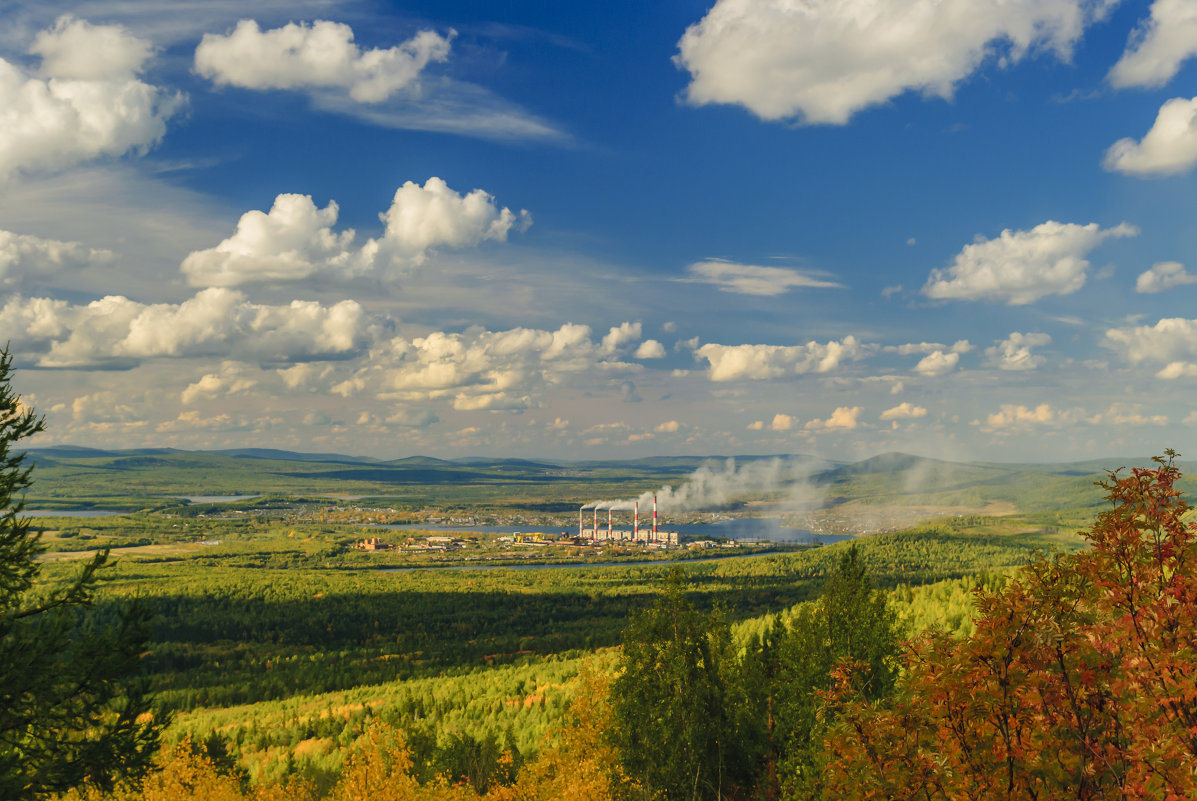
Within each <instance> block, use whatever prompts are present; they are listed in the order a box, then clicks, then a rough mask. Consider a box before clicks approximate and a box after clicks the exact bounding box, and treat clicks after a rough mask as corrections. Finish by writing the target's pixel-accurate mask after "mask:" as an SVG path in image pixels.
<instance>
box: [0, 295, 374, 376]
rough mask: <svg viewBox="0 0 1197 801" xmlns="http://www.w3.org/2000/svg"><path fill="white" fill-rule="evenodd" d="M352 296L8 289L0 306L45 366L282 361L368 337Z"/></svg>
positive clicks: (17, 339)
mask: <svg viewBox="0 0 1197 801" xmlns="http://www.w3.org/2000/svg"><path fill="white" fill-rule="evenodd" d="M368 328H369V321H368V320H367V318H366V315H365V312H364V310H363V309H362V308H361V306H359V305H358V304H357V302H356V301H352V300H345V301H341V302H340V303H337V304H334V305H332V306H323V305H321V304H319V303H316V302H314V301H298V300H296V301H292V302H291V303H290V304H288V305H280V306H270V305H262V304H256V303H250V302H249V301H248V300H247V299H246V298H245V296H244V295H242V294H241V293H240V292H236V291H233V290H229V289H222V288H212V289H205V290H203V291H201V292H199V293H197V294H196V295H195V296H194V297H192V298H190V299H188V300H185V301H183V302H182V303H178V304H173V303H154V304H144V303H139V302H137V301H134V300H130V299H128V298H126V297H122V296H119V295H111V296H108V297H105V298H102V299H100V300H96V301H92V302H91V303H87V304H81V305H73V304H70V303H67V302H65V301H55V300H48V299H46V298H29V299H26V298H21V297H13V298H10V299H9V300H8V302H7V303H6V304H5V305H4V306H3V308H0V338H3V339H11V340H12V341H13V342H14V343H19V344H20V347H21V348H22V350H23V351H24V352H25V353H29V354H33V355H35V358H36V362H37V364H38V365H40V366H43V367H75V368H84V369H86V368H94V367H133V366H135V365H136V364H138V363H140V362H141V361H143V360H145V359H152V358H187V357H196V356H220V357H226V358H231V359H238V360H243V361H259V362H286V361H300V360H305V359H336V358H345V357H347V356H351V355H354V354H356V353H357V352H358V351H360V350H362V349H363V348H364V346H365V345H366V343H367V341H368V334H369V331H368Z"/></svg>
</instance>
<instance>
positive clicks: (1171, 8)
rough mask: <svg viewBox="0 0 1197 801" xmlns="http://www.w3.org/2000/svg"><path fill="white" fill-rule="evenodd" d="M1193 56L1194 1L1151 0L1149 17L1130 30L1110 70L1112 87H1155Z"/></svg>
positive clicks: (1196, 45) (1196, 42)
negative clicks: (1120, 54)
mask: <svg viewBox="0 0 1197 801" xmlns="http://www.w3.org/2000/svg"><path fill="white" fill-rule="evenodd" d="M1194 55H1197V3H1194V2H1193V0H1155V2H1153V3H1152V4H1151V16H1149V17H1148V18H1147V19H1146V20H1144V21H1143V22H1141V23H1140V24H1139V26H1138V27H1137V28H1135V30H1134V31H1133V32H1132V33H1131V36H1130V41H1129V42H1128V43H1127V47H1126V52H1124V53H1123V54H1122V58H1120V59H1119V60H1118V63H1117V64H1115V65H1114V67H1113V68H1112V69H1111V70H1110V74H1109V80H1110V83H1111V84H1112V85H1113V86H1116V87H1118V88H1126V87H1129V86H1141V87H1146V88H1156V87H1160V86H1163V85H1164V84H1166V83H1167V82H1168V81H1170V80H1172V78H1173V76H1175V75H1176V72H1177V70H1179V69H1180V65H1181V64H1182V63H1184V62H1185V61H1186V60H1187V59H1190V58H1192V57H1193V56H1194Z"/></svg>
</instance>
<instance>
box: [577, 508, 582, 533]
mask: <svg viewBox="0 0 1197 801" xmlns="http://www.w3.org/2000/svg"><path fill="white" fill-rule="evenodd" d="M578 539H582V507H578Z"/></svg>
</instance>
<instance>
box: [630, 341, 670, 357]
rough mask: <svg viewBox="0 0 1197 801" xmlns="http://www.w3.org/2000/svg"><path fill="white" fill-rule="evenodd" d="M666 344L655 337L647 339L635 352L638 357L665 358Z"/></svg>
mask: <svg viewBox="0 0 1197 801" xmlns="http://www.w3.org/2000/svg"><path fill="white" fill-rule="evenodd" d="M665 355H666V351H665V346H664V345H662V344H661V343H660V342H658V341H657V340H655V339H646V340H644V341H643V342H641V343H640V347H638V348H636V352H635V353H634V354H633V356H635V357H636V358H637V359H664V358H665Z"/></svg>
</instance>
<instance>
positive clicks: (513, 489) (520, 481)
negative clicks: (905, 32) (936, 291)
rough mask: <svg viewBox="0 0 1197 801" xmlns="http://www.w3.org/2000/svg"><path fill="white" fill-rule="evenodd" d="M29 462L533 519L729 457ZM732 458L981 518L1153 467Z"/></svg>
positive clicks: (219, 488) (1065, 500)
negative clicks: (528, 513) (985, 512)
mask: <svg viewBox="0 0 1197 801" xmlns="http://www.w3.org/2000/svg"><path fill="white" fill-rule="evenodd" d="M28 453H29V454H30V456H31V457H32V458H33V460H34V462H35V464H36V467H37V470H36V471H35V473H34V481H35V483H34V486H33V487H32V488H31V490H32V491H31V493H30V497H31V498H39V499H42V500H44V501H47V502H55V503H60V502H68V501H70V502H82V501H81V500H80V499H87V503H91V504H106V505H108V506H110V507H111V506H113V505H120V506H123V507H126V508H140V505H151V504H152V503H153V502H155V501H156V500H160V499H162V498H165V497H172V496H173V497H178V496H193V495H246V494H249V495H255V494H268V493H284V494H290V495H322V494H323V495H341V496H343V495H360V496H365V497H381V498H389V499H395V500H396V501H400V502H410V503H415V504H438V505H439V504H457V505H461V506H463V507H467V506H472V505H478V504H483V505H486V504H499V505H504V506H519V505H520V504H525V505H528V508H536V507H538V506H544V505H545V504H549V505H555V504H563V503H564V504H568V503H574V502H585V501H588V500H592V499H593V498H596V497H604V498H627V497H632V496H634V495H637V494H639V493H641V492H645V491H647V490H654V489H657V488H659V487H661V486H663V485H670V486H675V487H676V486H679V485H681V484H682V483H684V482H685V480H686V479H687V477H689V476H690V475H691V474H693V473H694V471H696V470H697V469H698V468H700V467H702V466H704V465H711V464H716V465H721V464H722V463H724V462H725V461H726V460H727V459H728V458H729V457H727V456H718V455H717V456H702V455H686V456H654V457H645V458H639V459H623V460H621V459H592V460H579V461H564V460H554V459H527V458H494V457H481V456H475V457H465V458H459V459H439V458H436V457H431V456H408V457H404V458H400V459H393V460H389V461H383V460H379V459H372V458H370V457H360V456H352V455H346V454H337V453H310V452H296V451H287V450H279V449H273V448H235V449H226V450H218V451H183V450H177V449H174V448H133V449H113V450H103V449H98V448H88V447H80V446H72V445H60V446H52V447H46V448H33V449H30V450H29V451H28ZM730 458H734V459H735V461H736V464H737V465H740V466H743V465H747V464H751V463H759V462H762V461H768V460H773V459H778V458H780V459H786V460H789V461H792V462H796V463H799V464H801V465H804V466H808V467H809V478H807V479H805V480H806V481H808V482H809V483H811V484H813V485H815V486H816V487H819V488H820V490H821V494H822V497H823V498H824V502H825V503H827V504H830V505H842V504H855V505H879V506H905V507H931V508H933V507H956V508H969V509H982V508H986V507H987V506H989V505H990V504H995V503H996V504H1002V505H1004V506H1005V507H1007V508H1012V509H1013V508H1016V509H1018V510H1020V511H1023V512H1037V511H1049V510H1060V509H1074V510H1086V513H1089V512H1088V510H1096V509H1097V508H1099V507H1100V506H1101V505H1102V504H1103V503H1104V501H1103V499H1102V490H1101V488H1100V487H1098V486H1096V485H1095V482H1096V481H1099V480H1101V479H1103V478H1105V475H1106V470H1107V469H1113V468H1118V467H1122V466H1128V467H1130V466H1146V465H1149V464H1150V460H1149V459H1144V458H1114V459H1109V460H1106V459H1093V460H1087V461H1084V462H1073V463H1052V464H1028V463H1001V462H951V461H946V460H943V459H933V458H928V457H924V456H915V455H912V454H907V453H883V454H879V455H877V456H873V457H871V458H868V459H863V460H861V461H858V462H833V461H829V460H825V459H820V458H818V457H814V456H810V455H806V454H794V455H788V456H777V455H773V454H747V455H736V456H734V457H730ZM1182 469H1183V466H1182ZM799 472H800V473H803V472H806V471H799ZM1182 490H1183V491H1184V492H1185V493H1186V494H1187V495H1189V497H1197V476H1188V475H1186V476H1185V478H1184V480H1183V482H1182ZM71 499H74V500H73V501H72V500H71ZM114 499H115V500H114ZM143 501H144V502H145V503H144V504H142V502H143Z"/></svg>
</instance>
